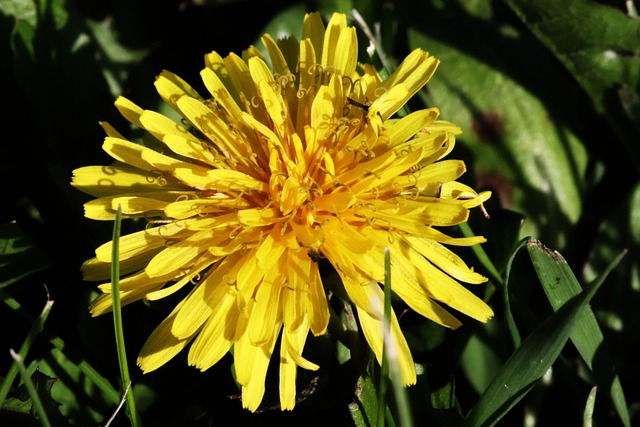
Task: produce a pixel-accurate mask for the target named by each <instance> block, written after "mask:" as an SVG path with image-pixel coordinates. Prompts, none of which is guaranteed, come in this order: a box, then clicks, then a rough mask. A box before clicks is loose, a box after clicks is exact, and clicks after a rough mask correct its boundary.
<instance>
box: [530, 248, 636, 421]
mask: <svg viewBox="0 0 640 427" xmlns="http://www.w3.org/2000/svg"><path fill="white" fill-rule="evenodd" d="M528 249H529V254H530V256H531V260H532V261H533V265H534V267H535V269H536V272H537V273H538V277H539V278H540V283H542V288H543V289H544V292H545V294H546V295H547V299H548V300H549V302H550V303H551V306H552V307H553V309H554V310H556V311H557V310H558V309H559V308H560V307H562V306H563V305H564V304H565V303H566V302H567V301H569V300H570V299H571V298H573V297H575V296H576V295H579V294H580V293H581V292H582V287H581V286H580V284H579V283H578V281H577V280H576V279H575V277H574V276H573V272H572V271H571V269H569V268H568V266H567V263H566V262H565V261H564V259H563V258H562V256H561V255H560V254H559V253H557V252H555V251H554V252H552V251H550V250H549V249H547V248H545V247H542V246H540V245H537V244H531V243H530V244H529V245H528ZM549 256H550V257H552V258H554V259H556V260H557V262H558V264H560V265H561V266H562V267H563V268H556V269H549V268H545V263H546V262H547V261H546V259H547V257H549ZM619 261H620V257H619V258H618V259H617V260H615V261H614V262H613V263H612V264H611V267H610V269H611V268H613V267H615V266H617V265H618V263H619ZM606 275H608V272H607V273H606ZM583 311H584V313H583V314H582V316H581V317H579V318H578V319H577V320H576V323H575V325H574V326H573V330H572V331H571V335H570V337H571V341H572V342H573V344H574V345H575V346H576V348H577V349H578V352H579V353H580V356H582V359H583V360H584V361H585V363H586V364H587V366H588V367H589V369H591V371H592V372H593V375H594V378H595V381H596V383H597V384H598V386H599V387H600V388H601V389H602V390H603V392H605V393H607V392H608V393H609V394H610V396H611V399H612V401H613V403H614V406H615V408H616V410H617V411H618V415H619V416H620V419H621V420H622V422H623V424H624V425H625V426H627V427H628V426H629V425H630V420H629V411H628V409H627V404H626V400H625V397H624V392H623V390H622V385H621V384H620V379H619V378H618V375H617V374H616V373H615V371H616V370H615V367H614V364H613V359H612V357H611V354H610V353H609V350H608V348H607V346H606V344H605V342H604V336H603V335H602V331H601V330H600V326H599V325H598V321H597V320H596V317H595V315H594V314H593V311H592V310H591V308H590V307H586V308H585V309H584V310H583ZM596 353H597V356H596Z"/></svg>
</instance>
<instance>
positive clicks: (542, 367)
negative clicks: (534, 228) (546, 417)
mask: <svg viewBox="0 0 640 427" xmlns="http://www.w3.org/2000/svg"><path fill="white" fill-rule="evenodd" d="M532 244H534V245H539V244H540V243H539V242H537V241H532V242H530V243H529V245H532ZM536 268H542V269H545V270H549V271H553V272H555V274H552V275H551V277H553V280H554V281H555V280H556V278H560V279H559V280H560V281H566V280H569V277H573V273H571V272H570V270H569V266H568V265H567V264H566V262H565V263H560V262H558V259H557V257H555V256H553V255H550V254H546V256H544V257H540V259H539V263H538V265H537V267H536ZM562 270H569V272H561V271H562ZM544 277H545V280H546V278H547V277H550V276H549V275H545V276H544ZM573 280H575V277H573ZM601 285H602V282H595V283H593V284H591V285H590V286H589V287H588V288H587V289H586V290H585V291H583V292H582V293H580V294H579V295H577V296H575V297H573V298H571V299H570V300H569V301H567V303H565V304H564V305H563V306H562V307H560V309H559V310H558V311H556V312H555V313H553V314H552V315H551V316H550V317H549V318H547V319H546V320H545V321H544V322H543V323H542V324H541V325H540V326H539V327H538V328H536V330H535V331H533V332H532V333H531V335H529V336H528V337H527V338H526V339H525V340H524V341H523V342H522V345H521V346H520V347H518V349H517V350H516V351H515V352H514V353H513V354H512V355H511V357H509V359H508V360H507V361H506V362H505V364H504V365H503V366H502V368H501V369H500V371H499V372H498V373H497V374H496V376H495V377H494V378H493V380H492V381H491V383H490V384H489V386H488V387H487V390H485V392H484V394H483V395H482V396H481V397H480V399H479V400H478V402H477V403H476V405H475V406H474V407H473V408H472V409H471V412H470V413H469V415H468V416H467V418H466V420H465V422H464V424H463V425H464V427H479V426H483V427H484V426H492V425H494V424H495V423H497V422H498V421H499V420H500V418H502V417H503V416H504V415H505V414H506V413H507V412H508V411H509V410H510V409H511V408H512V407H513V406H515V405H516V404H517V403H518V402H519V401H520V400H521V399H522V398H523V397H524V396H525V395H526V394H527V393H528V392H529V390H531V388H533V387H534V386H535V385H536V383H537V382H538V380H539V379H540V378H542V376H543V375H544V374H545V373H546V372H547V370H548V369H549V368H550V367H551V365H552V364H553V363H554V361H555V360H556V359H557V357H558V356H559V355H560V352H561V351H562V349H563V348H564V345H565V344H566V342H567V340H568V339H569V334H570V333H571V331H572V329H573V325H574V324H575V322H576V320H577V319H579V318H580V316H582V315H583V313H584V312H585V309H586V308H587V307H588V304H589V302H590V301H591V299H592V298H593V296H594V295H595V293H596V291H597V290H598V289H599V287H600V286H601Z"/></svg>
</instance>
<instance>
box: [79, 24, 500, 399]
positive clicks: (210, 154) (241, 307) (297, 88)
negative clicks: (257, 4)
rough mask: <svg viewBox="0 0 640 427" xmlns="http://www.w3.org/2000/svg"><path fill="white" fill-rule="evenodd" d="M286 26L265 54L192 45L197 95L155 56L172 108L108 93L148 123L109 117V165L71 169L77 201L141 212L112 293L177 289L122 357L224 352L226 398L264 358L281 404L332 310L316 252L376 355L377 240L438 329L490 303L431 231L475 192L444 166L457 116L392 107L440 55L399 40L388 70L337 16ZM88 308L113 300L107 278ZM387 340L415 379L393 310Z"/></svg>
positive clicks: (215, 356) (396, 284)
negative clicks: (361, 54)
mask: <svg viewBox="0 0 640 427" xmlns="http://www.w3.org/2000/svg"><path fill="white" fill-rule="evenodd" d="M301 39H302V41H300V42H298V41H297V40H296V39H295V38H293V37H288V38H285V39H282V40H278V41H275V40H274V39H273V38H272V37H271V36H269V35H268V34H267V35H264V36H263V37H262V42H263V44H264V47H265V50H266V52H268V55H267V56H266V57H263V55H262V54H261V53H260V51H259V50H258V49H256V48H255V47H253V46H252V47H249V48H248V49H247V50H246V51H244V52H243V53H242V56H238V55H236V54H233V53H232V54H229V55H228V56H226V57H224V58H223V57H222V56H220V55H218V54H217V53H216V52H211V53H209V54H207V55H205V67H204V69H203V70H202V71H201V77H202V81H203V83H204V87H206V91H207V92H208V93H206V94H201V93H199V92H198V91H196V90H195V89H194V88H193V87H192V86H190V85H189V84H188V83H187V82H185V81H184V80H182V79H181V78H180V77H178V76H177V75H174V74H172V73H171V72H169V71H163V72H162V73H161V74H160V75H159V76H158V77H157V79H156V81H155V87H156V89H157V91H158V93H159V95H160V96H161V98H162V99H163V100H164V102H166V103H167V104H168V105H169V106H170V107H171V108H173V109H174V110H175V111H176V112H177V113H178V114H179V116H180V117H181V120H180V121H179V122H176V121H174V120H172V119H170V118H168V117H166V116H164V115H161V114H159V113H157V112H154V111H150V110H145V109H143V108H141V107H139V106H138V105H136V104H134V103H133V102H132V101H130V100H128V99H126V98H124V97H120V98H118V99H117V100H116V102H115V106H116V108H117V109H118V110H119V111H120V113H121V114H122V115H123V116H124V117H125V118H126V119H127V120H128V121H129V122H131V123H132V124H133V125H135V126H137V127H138V128H141V129H144V130H145V131H146V137H145V138H144V140H143V141H142V142H131V141H129V140H127V139H126V138H125V137H124V136H122V134H120V133H119V132H118V131H117V130H116V129H114V128H113V127H112V126H111V125H109V124H108V123H101V125H102V127H103V128H104V130H105V132H106V134H107V137H106V138H105V140H104V144H103V148H104V150H105V151H106V152H107V153H108V154H109V155H110V156H111V157H113V158H114V159H115V162H114V163H113V164H111V165H108V166H88V167H82V168H79V169H77V170H75V171H74V174H73V182H72V184H73V185H74V186H75V187H77V188H78V189H80V190H81V191H83V192H85V193H88V194H90V195H92V196H94V197H96V198H95V199H94V200H91V201H90V202H88V203H86V204H85V215H86V216H87V217H88V218H91V219H95V220H113V219H114V217H115V213H116V211H117V209H118V207H120V209H121V211H122V215H123V218H141V219H143V220H145V221H146V222H147V226H146V228H145V229H144V230H141V231H139V232H134V233H132V234H128V235H124V236H122V237H121V238H120V241H119V246H120V253H119V260H120V269H121V272H122V279H121V281H120V293H121V301H122V304H123V305H125V304H129V303H131V302H134V301H137V300H140V299H147V300H158V299H161V298H164V297H167V296H169V295H171V294H174V293H175V292H177V291H179V290H181V289H183V288H188V290H186V291H183V294H184V295H185V296H184V298H183V299H181V301H180V302H179V303H178V304H177V305H176V306H175V308H174V309H173V311H172V312H171V313H170V314H168V316H167V317H166V319H165V320H164V321H162V322H161V323H160V325H158V326H157V328H156V329H155V330H154V332H153V333H152V334H151V335H150V337H149V338H148V340H147V342H146V343H145V344H144V346H143V348H142V350H141V352H140V355H139V357H138V364H139V366H140V367H141V369H142V370H143V371H144V372H149V371H153V370H155V369H157V368H159V367H160V366H162V365H163V364H165V363H167V362H168V361H169V360H170V359H172V358H173V357H174V356H176V355H177V354H178V353H179V352H181V350H183V349H185V348H186V347H188V363H189V364H191V365H193V366H195V367H196V368H198V369H201V370H205V369H208V368H210V367H211V366H213V365H214V364H216V363H217V362H218V361H219V360H220V359H221V358H222V357H223V356H225V354H227V353H228V352H229V351H230V350H233V351H232V352H233V360H234V364H235V374H236V381H237V382H238V384H239V385H241V387H242V405H243V406H244V407H245V408H247V409H249V410H251V411H255V410H256V409H257V408H258V406H259V405H260V403H261V402H262V399H263V397H264V394H265V377H266V373H267V368H268V365H269V363H270V359H271V358H272V356H274V354H273V353H274V352H276V351H277V352H279V357H275V358H274V362H275V363H279V378H280V380H279V390H280V391H279V396H280V406H281V408H282V409H283V410H290V409H292V408H293V407H294V406H295V403H296V374H297V369H298V368H303V369H308V370H316V369H318V366H317V365H316V364H315V363H313V361H312V360H308V359H307V358H305V357H303V349H304V346H305V341H306V340H307V338H308V336H309V334H310V333H311V334H313V335H315V336H317V335H322V334H324V333H326V331H327V325H328V323H329V316H330V314H329V313H330V310H329V305H328V297H329V296H330V292H328V291H327V290H326V289H325V286H324V285H323V282H322V278H321V275H320V269H319V265H320V263H318V261H319V259H325V260H326V261H322V262H323V263H327V264H330V265H331V266H332V268H333V269H335V272H337V274H338V275H339V277H340V279H341V282H342V284H341V286H342V287H343V290H344V291H345V293H346V295H348V298H349V300H350V303H351V304H353V306H354V307H355V310H354V311H355V312H356V314H357V317H358V322H359V325H360V328H361V330H362V332H363V335H364V337H365V338H366V340H367V342H368V344H369V346H370V347H371V349H372V351H373V352H374V353H375V356H376V358H377V359H378V361H380V360H381V357H382V343H383V338H382V323H383V315H382V307H383V304H382V299H383V290H382V287H381V283H382V282H383V281H384V273H385V272H384V263H383V259H384V249H385V248H388V249H389V251H390V253H391V275H392V290H393V292H394V293H395V294H396V295H397V296H398V297H399V298H401V299H402V300H403V301H404V303H406V305H407V306H409V307H410V308H411V309H412V310H414V311H415V312H417V313H419V314H421V315H422V316H424V317H426V318H429V319H431V320H433V321H434V322H436V323H439V324H441V325H443V326H446V327H448V328H457V327H458V326H460V321H459V320H458V319H457V318H456V317H455V316H454V315H453V314H451V313H450V312H449V311H447V310H446V309H445V308H444V307H443V305H446V306H448V307H450V308H452V309H453V310H457V311H459V312H461V313H464V314H465V315H467V316H470V317H471V318H474V319H477V320H479V321H483V322H484V321H487V320H488V319H489V318H491V316H492V315H493V313H492V311H491V309H490V308H489V307H488V306H487V305H486V304H485V303H484V302H483V301H482V300H481V299H479V298H478V297H476V296H475V295H474V294H473V293H472V292H471V291H470V290H468V289H467V288H466V287H465V286H463V285H462V284H461V283H460V282H464V283H466V284H479V283H482V282H485V281H486V279H485V278H484V277H483V276H481V275H480V274H478V273H477V272H474V271H473V269H472V268H469V267H468V266H467V265H466V264H465V263H464V262H463V260H462V259H461V258H460V257H458V256H457V255H455V254H454V253H453V252H452V251H451V250H450V249H448V248H447V247H446V246H447V245H459V246H469V245H473V244H477V243H481V242H483V241H484V239H483V238H482V237H474V238H453V237H450V236H448V235H446V234H444V233H443V232H442V231H439V230H438V228H440V227H445V226H453V225H456V224H460V223H462V222H465V221H466V220H467V218H468V216H469V209H471V208H474V207H478V206H480V205H481V204H482V203H483V202H484V201H486V200H487V199H488V198H489V195H490V194H489V193H488V192H483V193H476V192H475V191H474V190H473V189H472V188H470V187H468V186H466V185H464V184H462V183H459V182H457V181H456V180H457V179H458V178H459V177H460V176H461V175H462V174H463V173H464V172H465V164H464V162H462V161H460V160H445V159H443V158H444V157H446V156H447V155H448V154H449V153H450V152H451V150H452V149H453V147H454V143H455V135H456V134H458V133H460V129H459V128H458V127H457V126H455V125H454V124H451V123H448V122H446V121H441V120H438V115H439V111H438V110H437V109H436V108H428V109H422V110H418V111H415V112H412V113H410V114H408V115H406V116H404V117H402V118H395V117H393V115H394V113H396V112H397V111H398V110H399V109H401V108H402V107H403V106H404V105H405V103H406V102H407V101H408V100H409V99H410V98H411V97H412V96H413V95H414V94H415V93H416V92H417V91H418V90H419V89H421V88H422V87H423V86H424V85H425V84H426V83H427V81H428V80H429V79H430V77H431V76H432V75H433V73H434V72H435V70H436V67H437V66H438V62H439V61H438V60H437V59H436V58H434V57H433V56H431V55H430V54H429V53H427V52H425V51H423V50H420V49H416V50H414V51H412V52H411V53H410V54H409V55H408V56H407V57H406V58H405V59H404V60H403V61H402V62H401V63H400V65H399V66H398V68H397V69H396V70H395V71H394V72H393V74H391V75H390V76H389V77H387V78H385V79H382V78H381V77H380V75H379V73H378V72H377V70H376V69H375V67H373V66H372V65H369V64H363V63H360V62H359V61H358V42H357V38H356V30H355V28H354V27H350V26H348V25H347V18H346V16H345V15H343V14H334V15H333V16H332V17H331V19H330V20H329V21H328V23H327V25H326V26H325V24H324V22H323V21H322V18H321V16H320V15H319V14H318V13H312V14H308V15H306V16H305V18H304V26H303V34H302V38H301ZM111 251H112V243H111V242H109V243H106V244H104V245H102V246H100V247H98V248H97V249H96V254H95V255H96V256H95V257H94V258H92V259H90V260H88V261H86V262H85V263H84V264H83V266H82V270H83V274H84V277H85V279H87V280H94V281H103V282H104V281H108V280H109V266H110V263H111ZM99 289H100V290H101V291H102V292H103V293H102V294H101V295H100V296H99V297H98V298H97V299H96V300H95V301H94V302H93V303H92V305H91V312H92V314H93V315H100V314H103V313H106V312H109V311H110V310H111V298H112V297H111V289H112V287H111V283H103V284H101V285H99ZM391 341H392V343H391V344H392V345H393V346H394V348H395V349H396V351H397V354H398V359H399V367H400V373H401V379H402V383H403V384H405V385H411V384H414V383H415V382H416V371H415V366H414V363H413V359H412V356H411V352H410V350H409V347H408V345H407V342H406V340H405V338H404V336H403V333H402V331H401V329H400V327H399V323H398V320H397V318H396V316H395V314H393V315H392V318H391Z"/></svg>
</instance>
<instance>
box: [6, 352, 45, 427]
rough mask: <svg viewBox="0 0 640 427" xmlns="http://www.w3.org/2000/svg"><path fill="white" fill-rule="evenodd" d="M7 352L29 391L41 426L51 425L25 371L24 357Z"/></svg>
mask: <svg viewBox="0 0 640 427" xmlns="http://www.w3.org/2000/svg"><path fill="white" fill-rule="evenodd" d="M9 353H10V354H11V357H12V358H13V363H14V364H15V365H16V366H17V368H18V371H20V376H21V377H22V382H23V383H24V386H25V387H26V389H27V392H28V393H29V397H31V401H32V402H33V407H34V409H35V412H36V414H38V419H39V420H40V423H41V424H42V426H43V427H51V422H49V417H48V416H47V411H45V410H44V405H43V404H42V401H41V400H40V396H39V395H38V391H37V390H36V387H35V386H34V385H33V382H32V381H31V378H29V373H28V372H27V368H26V367H25V366H24V359H23V358H22V356H20V355H19V354H18V353H16V352H15V351H13V350H12V349H9Z"/></svg>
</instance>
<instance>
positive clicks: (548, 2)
mask: <svg viewBox="0 0 640 427" xmlns="http://www.w3.org/2000/svg"><path fill="white" fill-rule="evenodd" d="M630 3H631V4H633V2H630ZM507 4H508V5H509V6H510V7H511V8H512V9H513V10H514V11H515V12H516V14H517V15H518V16H519V17H520V18H521V19H522V21H523V22H524V23H525V24H526V25H527V26H528V27H529V28H530V29H531V31H532V32H533V33H534V34H535V35H536V36H537V37H538V38H539V39H540V41H542V42H543V43H544V44H545V45H546V46H547V47H548V48H549V50H551V52H553V54H554V55H556V57H557V58H558V59H559V60H560V62H562V64H564V66H565V67H566V68H567V70H569V72H570V73H571V75H573V77H574V78H575V79H576V81H577V82H578V83H579V84H580V86H582V88H583V89H584V91H585V92H586V93H587V94H588V95H589V97H590V98H591V100H592V101H593V104H594V106H595V108H596V110H597V111H598V112H600V113H602V114H604V115H605V116H606V117H607V119H608V120H609V122H610V123H611V125H612V127H613V129H614V131H615V132H616V134H617V136H618V137H619V138H620V139H621V140H622V142H623V143H625V144H626V148H627V153H628V154H629V155H631V156H632V158H633V160H634V163H635V166H636V169H637V170H639V171H640V154H639V152H638V150H637V148H636V147H637V140H638V137H640V133H639V132H638V131H637V125H638V124H637V123H635V124H634V123H633V122H632V121H631V120H630V117H629V115H628V113H627V112H626V111H625V108H626V101H625V95H624V93H621V92H619V89H620V88H626V89H625V90H626V91H628V92H631V93H635V94H636V96H637V94H638V93H639V92H640V43H638V34H639V33H640V20H638V19H637V18H636V17H632V16H629V15H627V14H625V13H624V12H623V11H622V10H619V9H616V8H615V7H613V6H611V5H607V4H601V3H599V2H596V1H592V0H539V1H538V0H537V1H530V0H507ZM620 7H624V4H623V3H622V2H621V3H620Z"/></svg>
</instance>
